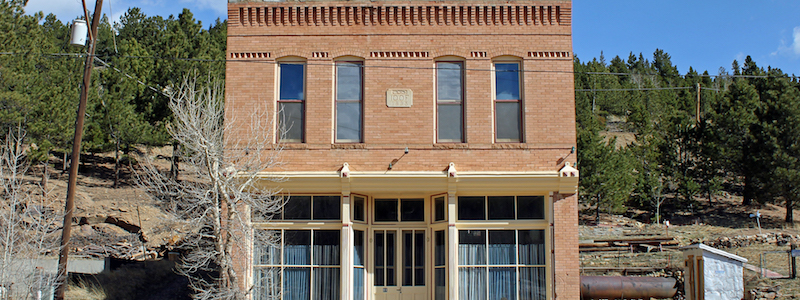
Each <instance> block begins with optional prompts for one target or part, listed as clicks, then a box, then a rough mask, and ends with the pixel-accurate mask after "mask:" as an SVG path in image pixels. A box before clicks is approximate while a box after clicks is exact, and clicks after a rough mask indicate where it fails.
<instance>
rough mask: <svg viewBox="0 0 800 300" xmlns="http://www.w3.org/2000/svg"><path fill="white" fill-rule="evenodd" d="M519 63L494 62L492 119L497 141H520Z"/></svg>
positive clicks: (520, 99)
mask: <svg viewBox="0 0 800 300" xmlns="http://www.w3.org/2000/svg"><path fill="white" fill-rule="evenodd" d="M520 74H521V73H520V64H519V63H518V62H496V63H495V64H494V80H495V82H494V113H495V116H494V120H495V134H496V135H495V140H496V141H497V142H521V141H522V134H521V133H522V107H521V102H522V97H521V93H520V80H521V76H520Z"/></svg>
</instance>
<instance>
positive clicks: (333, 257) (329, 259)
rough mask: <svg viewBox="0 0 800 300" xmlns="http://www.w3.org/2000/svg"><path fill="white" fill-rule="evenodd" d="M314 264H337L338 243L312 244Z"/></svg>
mask: <svg viewBox="0 0 800 300" xmlns="http://www.w3.org/2000/svg"><path fill="white" fill-rule="evenodd" d="M314 264H315V265H323V266H338V265H339V245H314Z"/></svg>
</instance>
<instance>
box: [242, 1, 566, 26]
mask: <svg viewBox="0 0 800 300" xmlns="http://www.w3.org/2000/svg"><path fill="white" fill-rule="evenodd" d="M228 20H229V23H228V24H230V26H350V25H360V26H383V25H388V26H434V25H436V26H536V25H562V26H569V25H571V22H572V9H571V8H563V7H562V6H561V5H547V6H544V5H540V6H535V5H419V6H414V5H409V4H408V3H405V4H398V5H390V6H377V5H368V4H366V5H357V6H355V5H353V6H340V5H337V6H317V5H313V4H312V5H310V6H296V5H294V4H288V5H274V6H273V5H270V6H255V5H253V6H250V5H248V6H246V7H238V9H236V10H231V11H229V12H228Z"/></svg>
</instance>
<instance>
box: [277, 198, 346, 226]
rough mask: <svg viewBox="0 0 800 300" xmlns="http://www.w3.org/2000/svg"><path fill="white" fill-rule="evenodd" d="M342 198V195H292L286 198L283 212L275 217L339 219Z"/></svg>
mask: <svg viewBox="0 0 800 300" xmlns="http://www.w3.org/2000/svg"><path fill="white" fill-rule="evenodd" d="M341 199H342V197H341V196H291V197H288V198H287V199H286V202H285V203H284V205H283V211H282V213H281V214H280V215H278V216H274V217H273V219H278V220H280V219H283V220H339V219H341V210H342V209H341V201H342V200H341Z"/></svg>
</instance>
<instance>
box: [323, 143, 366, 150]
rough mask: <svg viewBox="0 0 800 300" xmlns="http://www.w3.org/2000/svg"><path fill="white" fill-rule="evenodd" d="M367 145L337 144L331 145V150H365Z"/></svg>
mask: <svg viewBox="0 0 800 300" xmlns="http://www.w3.org/2000/svg"><path fill="white" fill-rule="evenodd" d="M366 148H367V145H366V144H364V143H339V144H331V149H366Z"/></svg>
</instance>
